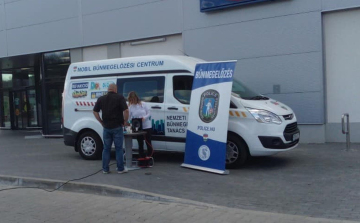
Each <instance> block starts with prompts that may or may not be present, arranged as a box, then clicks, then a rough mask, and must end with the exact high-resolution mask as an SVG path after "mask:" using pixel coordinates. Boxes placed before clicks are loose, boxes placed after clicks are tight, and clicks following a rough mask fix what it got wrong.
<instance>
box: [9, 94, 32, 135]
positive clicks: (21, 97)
mask: <svg viewBox="0 0 360 223" xmlns="http://www.w3.org/2000/svg"><path fill="white" fill-rule="evenodd" d="M10 95H11V99H12V100H11V102H12V103H11V104H12V109H11V113H12V118H11V121H12V122H11V127H12V129H26V128H27V127H36V126H38V117H37V108H36V94H35V90H33V89H31V90H19V91H12V92H10Z"/></svg>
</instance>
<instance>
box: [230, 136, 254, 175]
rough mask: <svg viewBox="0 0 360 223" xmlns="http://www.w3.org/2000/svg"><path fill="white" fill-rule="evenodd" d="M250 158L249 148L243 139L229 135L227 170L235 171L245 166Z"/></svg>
mask: <svg viewBox="0 0 360 223" xmlns="http://www.w3.org/2000/svg"><path fill="white" fill-rule="evenodd" d="M248 158H249V148H248V146H247V145H246V143H245V142H244V140H243V139H242V138H240V137H239V136H237V135H236V134H233V133H228V137H227V143H226V168H228V169H234V168H237V167H240V166H243V165H244V164H245V163H246V161H247V159H248Z"/></svg>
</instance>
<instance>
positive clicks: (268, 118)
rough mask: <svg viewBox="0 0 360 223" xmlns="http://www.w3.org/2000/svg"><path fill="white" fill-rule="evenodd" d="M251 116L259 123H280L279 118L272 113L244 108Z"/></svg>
mask: <svg viewBox="0 0 360 223" xmlns="http://www.w3.org/2000/svg"><path fill="white" fill-rule="evenodd" d="M246 109H247V110H248V111H249V112H250V113H251V115H252V116H254V118H255V119H256V121H258V122H260V123H273V124H278V125H280V124H281V123H282V121H281V119H280V117H279V116H277V115H275V114H274V113H272V112H269V111H266V110H260V109H254V108H246Z"/></svg>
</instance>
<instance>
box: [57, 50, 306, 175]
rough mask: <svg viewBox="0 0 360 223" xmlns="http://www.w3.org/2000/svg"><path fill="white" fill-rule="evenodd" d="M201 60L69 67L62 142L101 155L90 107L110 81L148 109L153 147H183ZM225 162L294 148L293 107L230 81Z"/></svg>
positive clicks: (139, 59)
mask: <svg viewBox="0 0 360 223" xmlns="http://www.w3.org/2000/svg"><path fill="white" fill-rule="evenodd" d="M199 62H204V61H203V60H200V59H197V58H192V57H186V56H144V57H131V58H119V59H111V60H100V61H89V62H81V63H73V64H71V65H70V67H69V70H68V73H67V76H66V81H65V87H64V93H63V132H64V142H65V145H68V146H73V147H74V148H75V151H76V152H79V153H80V155H81V156H82V157H83V158H84V159H98V158H101V153H102V149H103V144H102V130H103V128H102V126H101V125H100V123H99V122H98V121H96V119H95V117H94V115H93V113H92V109H93V107H94V105H95V102H96V100H97V99H98V98H99V97H100V96H102V95H104V94H106V92H107V88H108V86H109V84H110V83H115V84H117V86H118V93H119V94H122V95H123V96H124V97H125V98H127V95H128V93H129V92H130V91H136V92H137V94H138V95H139V96H140V97H141V99H142V100H143V101H145V102H147V103H148V105H149V107H150V109H151V119H152V129H153V132H152V134H153V135H152V142H153V147H154V149H155V151H156V150H164V151H181V152H183V151H184V150H185V137H186V126H187V121H188V114H189V104H190V96H191V88H192V82H193V73H194V70H195V66H196V64H197V63H199ZM221 109H228V110H229V115H230V116H229V127H228V140H227V153H226V164H227V168H233V167H236V166H239V165H241V164H244V163H245V161H246V160H247V159H248V158H249V156H268V155H273V154H276V153H279V152H282V151H287V150H290V149H293V148H295V147H296V146H297V145H298V143H299V137H300V132H299V129H298V127H297V122H296V117H295V114H294V112H293V111H292V109H291V108H290V107H288V106H286V105H284V104H282V103H281V102H278V101H276V100H273V99H270V98H268V97H265V96H262V95H260V94H257V93H255V92H253V91H252V90H250V89H249V88H247V87H246V86H245V85H243V84H242V83H241V82H240V81H239V80H236V78H235V79H234V82H233V87H232V96H231V103H230V105H229V108H221Z"/></svg>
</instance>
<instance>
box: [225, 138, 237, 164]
mask: <svg viewBox="0 0 360 223" xmlns="http://www.w3.org/2000/svg"><path fill="white" fill-rule="evenodd" d="M237 159H239V148H238V147H237V146H236V144H235V143H233V142H230V141H228V142H227V146H226V164H231V163H234V162H235V161H236V160H237Z"/></svg>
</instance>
